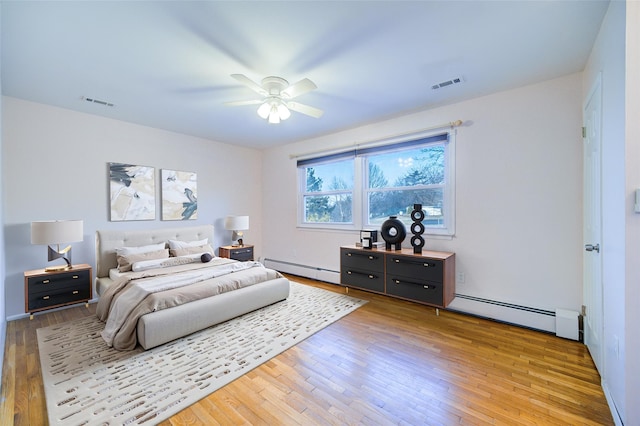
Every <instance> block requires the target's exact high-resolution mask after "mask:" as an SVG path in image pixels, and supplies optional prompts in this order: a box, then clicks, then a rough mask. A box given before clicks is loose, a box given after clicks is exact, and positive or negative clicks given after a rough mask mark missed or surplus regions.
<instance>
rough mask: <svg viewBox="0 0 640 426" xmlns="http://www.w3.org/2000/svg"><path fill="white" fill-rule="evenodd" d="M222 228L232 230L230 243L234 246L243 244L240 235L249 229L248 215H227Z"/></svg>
mask: <svg viewBox="0 0 640 426" xmlns="http://www.w3.org/2000/svg"><path fill="white" fill-rule="evenodd" d="M224 229H227V230H230V231H233V235H232V236H231V240H232V242H231V245H232V246H234V247H238V246H243V245H244V242H243V241H242V236H243V235H244V233H243V232H242V231H245V230H247V229H249V216H227V217H226V218H225V220H224Z"/></svg>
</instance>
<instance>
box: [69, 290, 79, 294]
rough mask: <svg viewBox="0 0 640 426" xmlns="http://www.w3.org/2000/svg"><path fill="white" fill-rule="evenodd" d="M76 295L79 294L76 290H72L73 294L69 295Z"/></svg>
mask: <svg viewBox="0 0 640 426" xmlns="http://www.w3.org/2000/svg"><path fill="white" fill-rule="evenodd" d="M78 293H79V291H78V290H73V293H71V294H78Z"/></svg>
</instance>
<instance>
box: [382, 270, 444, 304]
mask: <svg viewBox="0 0 640 426" xmlns="http://www.w3.org/2000/svg"><path fill="white" fill-rule="evenodd" d="M387 294H390V295H393V296H397V297H402V298H405V299H411V300H415V301H418V302H423V303H428V304H430V305H436V306H442V305H443V299H442V283H438V282H433V281H426V280H425V281H423V280H413V279H409V278H405V277H401V276H394V275H388V276H387Z"/></svg>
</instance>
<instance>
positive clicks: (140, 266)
mask: <svg viewBox="0 0 640 426" xmlns="http://www.w3.org/2000/svg"><path fill="white" fill-rule="evenodd" d="M200 256H201V255H200V254H193V255H189V256H180V257H168V258H164V259H152V260H141V261H138V262H135V263H134V264H133V266H132V267H131V269H133V272H140V271H147V270H149V269H156V268H168V267H170V266H178V265H184V264H187V263H196V262H198V263H200Z"/></svg>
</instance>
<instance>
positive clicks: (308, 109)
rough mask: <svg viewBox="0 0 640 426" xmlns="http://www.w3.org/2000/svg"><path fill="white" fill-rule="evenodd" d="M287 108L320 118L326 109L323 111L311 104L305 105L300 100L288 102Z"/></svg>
mask: <svg viewBox="0 0 640 426" xmlns="http://www.w3.org/2000/svg"><path fill="white" fill-rule="evenodd" d="M287 108H289V109H290V110H292V111H297V112H300V113H302V114H305V115H309V116H311V117H315V118H320V117H322V114H324V111H322V110H321V109H318V108H315V107H312V106H309V105H304V104H301V103H298V102H287Z"/></svg>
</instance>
